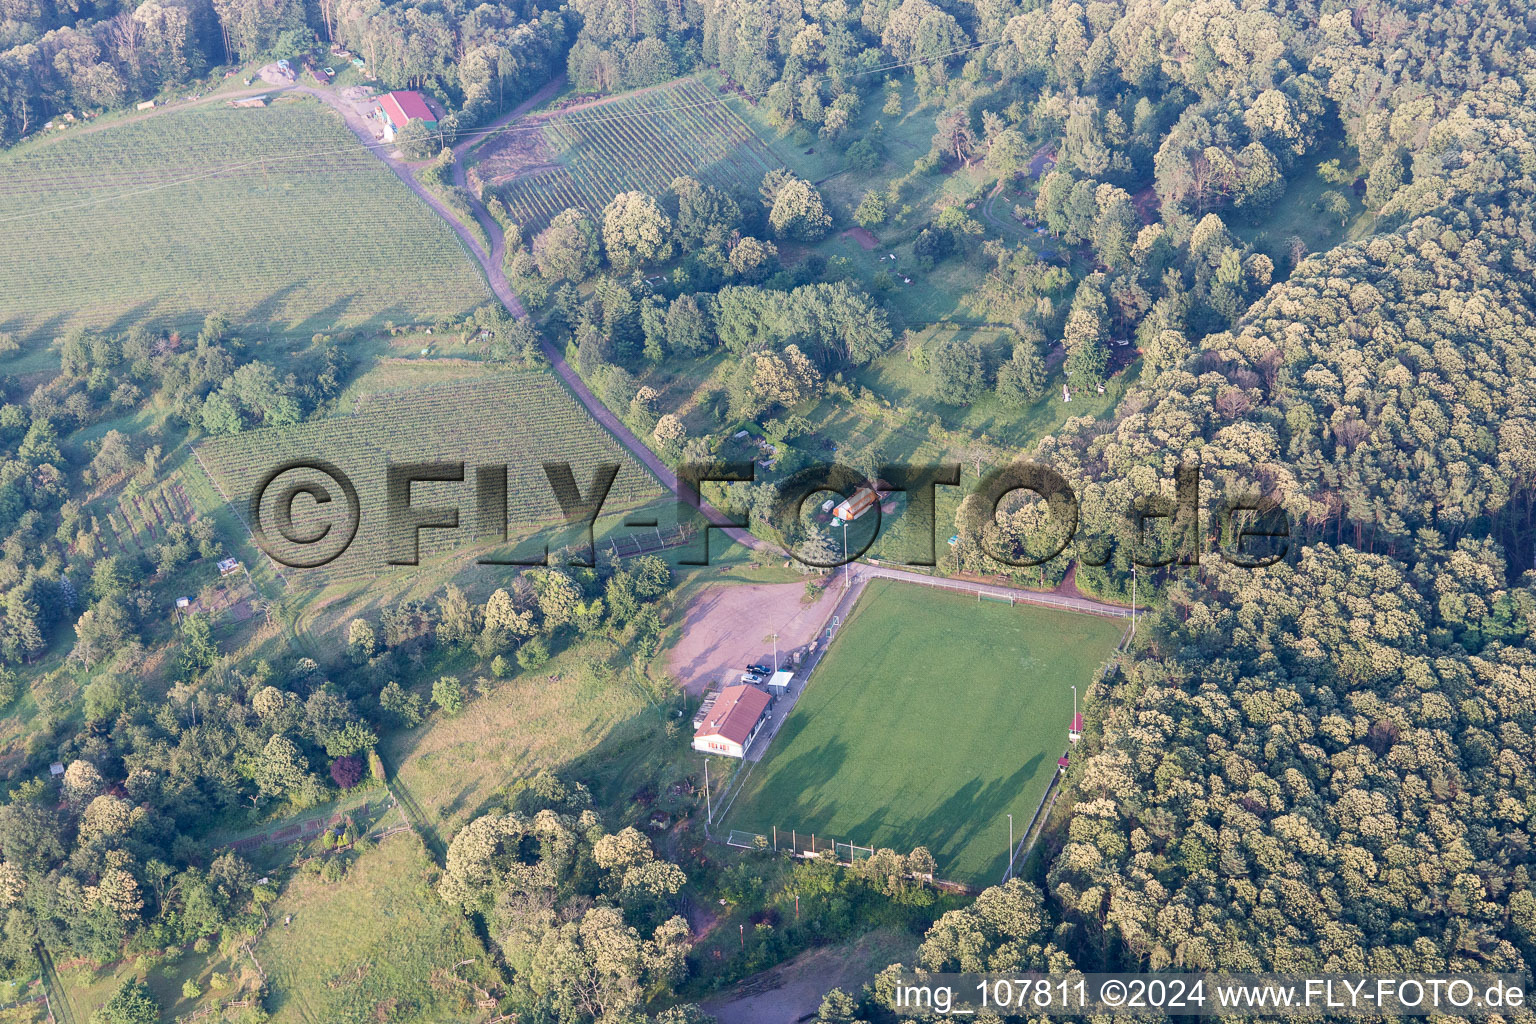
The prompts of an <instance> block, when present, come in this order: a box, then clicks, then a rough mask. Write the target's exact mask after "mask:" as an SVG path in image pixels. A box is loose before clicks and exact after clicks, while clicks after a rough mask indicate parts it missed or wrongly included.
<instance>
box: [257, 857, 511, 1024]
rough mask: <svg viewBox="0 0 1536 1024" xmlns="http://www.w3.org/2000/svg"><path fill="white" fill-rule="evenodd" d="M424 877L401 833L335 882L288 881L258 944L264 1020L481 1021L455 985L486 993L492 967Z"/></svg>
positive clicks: (424, 864) (426, 865) (467, 994)
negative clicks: (265, 984) (266, 989)
mask: <svg viewBox="0 0 1536 1024" xmlns="http://www.w3.org/2000/svg"><path fill="white" fill-rule="evenodd" d="M431 876H432V869H431V864H430V862H429V861H428V859H427V857H426V854H425V851H423V850H422V847H421V844H420V843H419V842H418V841H417V840H416V839H415V838H414V837H413V836H411V835H409V834H406V835H399V836H394V837H391V838H389V839H386V840H384V841H383V842H381V843H380V844H379V845H378V846H377V847H375V848H374V849H372V850H369V851H368V852H366V853H364V854H363V855H362V857H361V858H360V859H358V860H357V862H356V863H355V864H353V865H352V867H351V869H350V870H349V871H348V872H347V875H346V877H345V878H343V879H342V880H341V881H339V882H331V883H326V882H323V881H321V880H320V879H319V878H316V877H315V876H313V875H301V876H300V877H298V878H295V879H294V880H293V881H292V882H290V883H289V885H288V887H287V889H286V890H285V891H284V893H283V895H282V896H281V897H280V898H279V899H278V901H277V902H276V903H275V904H274V905H273V906H272V907H271V910H270V913H271V916H272V922H273V923H272V925H271V927H269V928H268V929H267V930H266V932H265V933H264V934H263V935H262V937H261V938H260V940H258V941H257V943H256V945H255V952H256V956H257V957H258V958H259V960H260V961H261V965H262V967H263V968H264V969H265V970H266V972H267V977H268V979H269V982H270V986H271V990H272V993H271V995H270V996H268V998H267V1000H266V1005H267V1009H268V1010H269V1011H271V1014H272V1017H271V1019H272V1020H273V1021H276V1022H303V1024H346V1022H358V1024H361V1022H364V1021H380V1020H389V1021H400V1022H407V1021H423V1022H426V1021H430V1022H432V1024H447V1022H450V1021H471V1020H484V1019H485V1016H486V1013H485V1011H484V1010H477V1009H475V1007H474V999H475V997H476V994H475V992H474V991H473V990H472V989H471V988H470V986H469V985H467V984H465V982H464V981H461V980H456V979H470V980H473V981H475V982H477V983H479V984H480V985H483V986H487V987H492V986H494V985H495V980H494V979H495V969H494V968H493V967H491V966H490V963H489V960H488V959H487V957H486V954H485V949H484V948H483V947H482V946H481V945H480V942H479V940H478V939H477V938H476V937H475V934H474V932H473V931H472V930H471V928H470V926H469V922H468V921H466V920H465V919H464V917H463V915H461V914H458V913H455V912H454V911H453V910H452V909H451V908H449V907H446V906H444V905H443V903H442V901H441V900H439V899H438V897H437V893H436V892H435V891H434V890H433V889H432V878H431ZM290 915H292V923H290V924H284V922H285V921H287V920H288V918H289V916H290ZM470 959H473V961H474V962H473V963H470V964H468V965H466V966H464V967H459V968H455V966H454V965H455V964H457V963H459V962H460V961H463V960H470Z"/></svg>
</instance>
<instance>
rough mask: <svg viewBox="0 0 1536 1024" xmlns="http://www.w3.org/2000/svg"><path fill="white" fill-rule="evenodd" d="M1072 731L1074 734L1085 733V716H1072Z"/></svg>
mask: <svg viewBox="0 0 1536 1024" xmlns="http://www.w3.org/2000/svg"><path fill="white" fill-rule="evenodd" d="M1072 731H1073V732H1082V731H1083V716H1082V715H1073V716H1072Z"/></svg>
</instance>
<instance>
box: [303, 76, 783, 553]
mask: <svg viewBox="0 0 1536 1024" xmlns="http://www.w3.org/2000/svg"><path fill="white" fill-rule="evenodd" d="M292 88H293V91H296V92H301V93H304V94H305V95H307V96H313V97H315V98H316V99H318V100H320V101H321V102H322V103H324V104H326V105H327V106H329V107H331V108H332V109H334V110H337V111H339V112H340V113H341V116H342V117H343V118H344V119H345V120H346V122H347V127H349V128H351V129H352V133H353V134H354V135H356V136H357V137H358V139H359V141H361V142H362V144H363V146H364V147H365V148H367V150H368V151H369V152H370V153H372V154H373V155H374V156H376V157H378V158H379V159H380V160H382V161H383V162H384V164H385V165H386V166H387V167H388V168H389V169H390V170H391V171H393V172H394V173H395V177H397V178H399V179H400V180H401V181H402V182H404V183H405V186H406V187H407V188H409V189H410V190H411V191H412V192H414V193H416V195H417V196H418V197H420V199H421V201H422V202H424V203H426V204H427V206H428V207H430V208H431V209H432V211H433V212H434V213H436V214H437V215H438V216H439V217H441V218H443V220H445V221H447V222H448V226H449V227H451V228H453V231H454V233H455V234H457V235H458V236H459V238H460V240H462V241H463V243H464V246H465V248H466V249H468V250H469V253H470V255H472V256H473V257H474V258H475V260H476V261H477V262H478V263H479V264H480V267H481V269H482V270H483V271H484V273H485V277H486V280H487V281H488V282H489V283H490V286H491V291H492V292H493V293H494V294H495V295H496V297H497V298H498V299H500V300H501V301H502V304H503V305H505V306H506V307H507V309H508V310H509V311H510V312H511V313H512V315H513V316H517V317H527V315H528V311H527V310H526V309H524V307H523V303H522V301H521V300H520V299H518V297H517V295H516V293H514V292H513V291H512V285H511V283H510V282H509V281H508V280H507V275H506V273H505V272H504V271H503V270H502V255H503V242H504V238H503V235H502V232H501V225H499V224H497V223H496V220H495V218H493V217H492V216H491V214H490V211H488V210H487V209H486V208H485V206H484V204H482V203H481V202H480V199H479V197H478V196H475V195H474V194H473V193H471V194H470V200H469V201H470V206H471V208H472V209H473V210H474V214H475V219H476V220H477V221H479V222H480V226H481V227H483V228H484V229H485V233H486V236H487V237H489V238H490V239H491V251H490V252H486V251H485V249H484V247H482V246H481V245H480V243H479V241H477V240H476V238H475V236H474V232H472V231H471V230H470V229H469V227H468V225H466V224H463V223H461V222H460V221H459V219H458V217H456V216H455V215H454V213H453V211H452V210H450V209H448V207H447V206H445V205H444V204H443V202H442V201H441V200H439V199H438V198H437V197H436V196H434V195H432V193H430V192H428V191H427V189H426V188H425V187H424V186H423V185H422V184H421V182H419V181H417V180H416V178H415V176H414V175H412V174H411V170H410V167H409V166H408V165H407V164H406V163H405V162H404V161H402V160H400V159H399V158H398V157H396V156H394V155H393V154H392V153H391V152H390V151H389V150H388V149H387V147H385V146H384V145H383V144H382V143H381V142H379V141H378V140H377V139H375V138H374V137H373V130H372V129H371V128H370V127H369V126H368V123H367V122H366V121H365V120H364V119H363V118H362V117H360V116H359V115H358V113H357V111H356V110H355V109H354V108H353V106H352V105H351V104H350V103H347V102H346V101H345V100H342V99H341V98H340V97H338V96H336V95H334V94H333V93H329V92H322V91H321V90H319V89H313V88H310V87H309V86H305V85H297V86H293V87H292ZM541 94H542V90H541V92H540V93H535V94H534V95H533V96H530V97H529V98H528V99H526V100H524V101H523V102H522V103H520V104H518V106H517V107H515V108H514V109H513V110H512V111H511V112H510V113H508V114H507V115H506V117H505V119H504V120H506V121H510V120H514V119H516V118H517V117H520V116H521V115H522V114H523V113H526V112H527V111H528V110H530V109H532V108H533V107H534V106H537V105H538V104H539V103H540V102H542V100H541V98H540V97H541ZM466 152H467V148H466ZM453 181H454V184H456V185H459V186H461V187H462V186H463V184H464V162H463V160H462V159H461V158H460V155H459V154H458V153H457V152H456V153H455V154H454V162H453ZM539 344H540V347H541V348H542V349H543V351H544V355H545V357H546V358H547V359H548V360H549V362H550V366H551V367H553V368H554V371H555V373H556V374H557V375H558V376H559V377H560V379H561V380H563V381H565V384H566V387H568V388H570V390H571V393H572V394H574V395H575V396H576V400H577V401H579V402H580V403H581V404H582V405H583V406H585V407H586V409H587V412H588V413H590V414H591V416H592V418H593V419H595V420H597V422H599V423H601V424H602V425H603V428H604V429H605V430H607V431H608V433H610V434H612V435H613V437H614V439H615V440H617V441H618V442H619V443H620V444H622V445H623V446H624V447H625V448H627V449H628V450H629V452H630V454H631V455H633V456H634V457H635V459H636V460H637V461H639V462H640V463H641V465H643V466H645V467H646V468H647V469H649V470H650V471H651V473H652V474H653V475H655V477H656V479H657V480H659V481H661V484H662V486H663V487H665V488H667V490H669V491H672V492H673V493H674V494H676V493H678V486H679V485H678V481H677V474H675V473H674V472H672V470H671V469H670V468H669V467H668V466H667V464H666V463H665V462H663V461H661V459H660V458H658V457H657V456H656V454H655V453H654V452H652V451H651V450H650V449H649V448H648V447H646V445H645V444H644V443H643V442H642V441H641V440H640V439H639V438H637V437H636V436H635V435H634V434H633V433H631V432H630V429H629V428H628V427H626V426H625V425H624V423H623V421H622V420H620V419H619V418H618V417H617V416H616V415H614V413H613V412H612V411H611V410H609V408H608V407H607V406H605V405H604V404H603V403H602V402H600V401H598V399H597V397H596V396H595V395H593V394H592V392H591V391H590V390H589V389H588V388H587V385H586V384H585V383H583V382H582V379H581V377H580V376H579V375H578V374H577V373H576V371H575V369H573V368H572V367H571V365H570V364H569V363H567V362H566V361H565V356H564V354H563V353H561V352H560V350H559V349H557V348H555V346H554V345H553V344H551V343H550V341H549V339H547V338H544V337H543V336H540V338H539ZM698 507H699V510H700V511H701V512H702V513H703V515H704V517H705V518H706V519H707V520H709V522H710V523H712V524H713V525H715V526H717V527H720V528H721V530H722V532H724V534H725V535H726V536H727V537H729V538H730V539H731V540H734V541H736V542H737V543H738V544H742V545H744V546H746V547H748V548H752V549H754V550H756V549H758V548H762V547H765V546H766V545H765V543H764V542H763V541H761V540H759V539H758V538H756V537H754V536H752V534H751V533H750V532H748V531H747V530H744V529H742V528H740V527H738V526H735V525H733V524H732V522H731V520H730V518H729V517H728V516H726V515H725V513H723V512H721V511H719V510H718V509H716V508H715V507H714V506H712V505H710V504H709V502H707V501H702V500H701V501H699V502H698Z"/></svg>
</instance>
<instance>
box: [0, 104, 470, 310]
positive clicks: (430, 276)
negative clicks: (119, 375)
mask: <svg viewBox="0 0 1536 1024" xmlns="http://www.w3.org/2000/svg"><path fill="white" fill-rule="evenodd" d="M0 279H3V280H5V282H6V288H5V292H4V295H3V297H0V330H8V331H13V332H17V333H20V334H24V335H36V336H43V337H51V336H55V335H57V334H60V333H63V332H64V331H65V330H66V329H68V328H70V327H74V326H92V327H116V326H122V327H126V326H129V325H131V324H138V323H145V322H151V323H155V322H158V323H162V324H168V325H177V326H181V325H190V324H194V323H200V322H201V320H202V318H203V316H204V315H205V314H206V313H209V312H223V313H225V314H227V315H228V316H230V317H231V319H233V320H234V321H236V322H237V323H259V324H260V325H261V328H262V330H263V331H289V332H293V333H298V334H305V335H307V334H309V333H313V332H315V331H321V330H329V329H330V328H332V327H334V326H337V325H357V324H364V323H382V322H383V321H385V320H394V321H397V322H412V321H418V320H423V319H431V318H434V317H437V316H439V315H446V314H453V313H459V312H462V311H464V310H467V309H470V308H473V307H474V306H475V305H478V304H479V303H481V302H484V301H485V300H486V298H487V297H488V294H489V293H488V291H487V290H486V287H485V284H484V281H483V280H482V278H481V276H480V274H479V271H478V270H477V268H476V267H475V265H474V264H473V262H472V261H471V260H470V258H469V256H468V254H467V253H466V252H465V251H464V249H463V247H462V245H461V244H460V243H459V241H458V240H457V238H456V237H455V236H454V235H453V233H452V231H450V230H449V228H448V227H447V226H446V225H445V224H444V223H443V222H442V221H441V220H440V219H439V218H438V217H436V216H435V215H434V214H433V213H432V211H431V210H430V209H428V208H427V206H426V204H424V203H422V202H421V201H420V200H419V199H417V198H416V197H415V196H414V195H412V194H411V193H410V191H409V190H407V189H406V187H405V186H404V185H403V184H401V183H400V182H399V181H398V180H397V179H396V178H395V177H394V175H393V174H391V173H390V171H389V170H388V169H387V168H386V167H385V166H384V165H383V164H382V163H380V162H379V160H378V159H377V158H375V157H374V156H372V155H370V154H369V153H368V152H367V151H366V150H365V149H364V148H363V147H362V146H361V145H360V144H359V143H358V141H357V139H356V138H355V137H354V136H353V135H352V133H351V132H350V131H349V130H348V129H347V127H346V125H345V124H344V123H343V122H342V120H341V117H340V115H339V114H336V113H334V112H333V111H331V110H330V109H329V108H326V107H324V106H322V105H321V104H320V103H318V102H315V101H312V100H308V99H299V98H282V99H279V100H277V101H276V102H275V103H274V104H273V105H272V106H270V107H266V108H256V109H243V108H242V109H235V108H231V107H228V106H225V105H224V104H222V103H210V104H207V105H203V106H199V107H196V108H191V109H186V110H177V111H171V112H167V113H164V114H156V115H153V116H150V117H147V118H143V119H140V120H133V121H127V122H124V123H120V124H113V125H110V126H105V127H103V128H102V129H100V130H90V129H77V130H75V131H74V132H73V133H71V134H69V135H67V136H61V137H58V138H53V139H46V140H43V141H39V142H36V143H29V144H27V145H23V146H21V147H18V148H17V149H16V150H15V151H13V152H10V153H8V154H5V155H3V156H0Z"/></svg>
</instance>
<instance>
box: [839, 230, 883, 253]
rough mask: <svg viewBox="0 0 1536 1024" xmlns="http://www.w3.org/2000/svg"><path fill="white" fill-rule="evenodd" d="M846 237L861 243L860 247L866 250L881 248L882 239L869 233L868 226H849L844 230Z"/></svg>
mask: <svg viewBox="0 0 1536 1024" xmlns="http://www.w3.org/2000/svg"><path fill="white" fill-rule="evenodd" d="M843 237H844V238H851V239H853V240H854V241H855V242H858V243H859V247H860V248H862V249H863V250H864V251H865V252H870V251H871V250H874V249H878V248H880V239H878V238H876V237H875V236H874V235H872V234H870V233H869V229H867V228H849V229H848V230H847V231H844V232H843Z"/></svg>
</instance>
